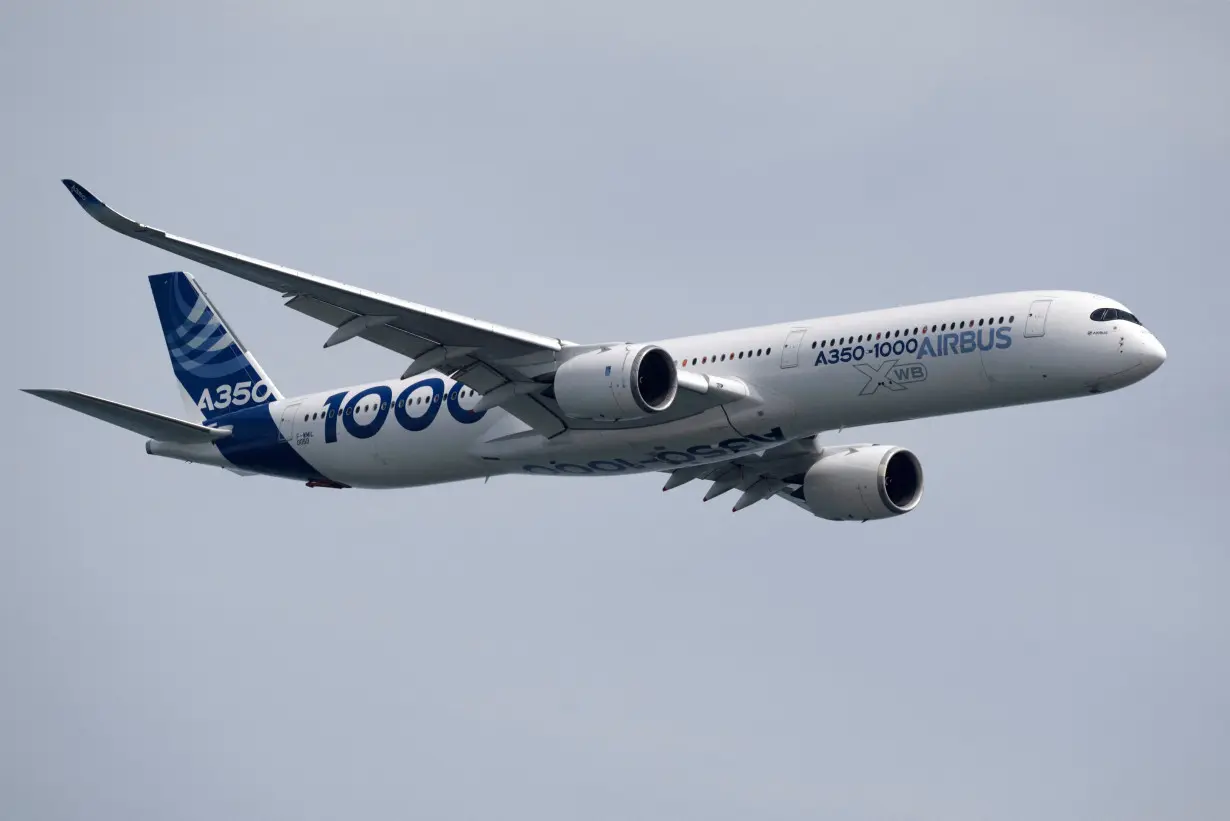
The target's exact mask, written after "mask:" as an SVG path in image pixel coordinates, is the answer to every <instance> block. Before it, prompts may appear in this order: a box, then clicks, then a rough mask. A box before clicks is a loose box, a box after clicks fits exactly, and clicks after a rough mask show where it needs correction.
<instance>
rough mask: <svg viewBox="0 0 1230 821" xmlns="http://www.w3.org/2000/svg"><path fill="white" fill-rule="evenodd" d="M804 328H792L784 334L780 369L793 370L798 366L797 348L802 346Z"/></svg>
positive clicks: (805, 330)
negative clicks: (784, 339) (784, 340)
mask: <svg viewBox="0 0 1230 821" xmlns="http://www.w3.org/2000/svg"><path fill="white" fill-rule="evenodd" d="M805 333H807V329H806V328H792V329H791V330H790V333H788V334H786V342H785V344H784V345H782V367H783V368H794V367H797V366H798V364H799V348H801V347H802V346H803V334H805Z"/></svg>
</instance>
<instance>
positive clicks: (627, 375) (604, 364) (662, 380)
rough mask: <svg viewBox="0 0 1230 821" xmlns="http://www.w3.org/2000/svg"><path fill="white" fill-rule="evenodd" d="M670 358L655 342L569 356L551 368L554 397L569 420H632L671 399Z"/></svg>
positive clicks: (674, 384) (674, 376) (674, 385)
mask: <svg viewBox="0 0 1230 821" xmlns="http://www.w3.org/2000/svg"><path fill="white" fill-rule="evenodd" d="M678 390H679V375H678V373H677V372H676V371H675V360H674V359H672V358H671V356H670V354H668V353H667V352H666V351H664V350H662V349H661V348H659V347H657V346H656V345H617V346H614V347H610V348H602V349H601V350H597V351H590V352H589V353H584V354H581V355H580V356H577V357H574V358H573V359H569V360H568V361H567V362H565V363H564V364H562V365H560V366H559V368H558V369H557V370H556V371H555V386H554V392H555V401H556V402H557V403H559V406H560V410H562V411H563V412H564V413H565V414H566V415H567V416H570V417H572V418H574V419H602V420H607V421H615V420H618V419H635V418H637V417H641V416H649V415H650V414H654V413H661V412H662V411H664V410H666V409H667V408H669V407H670V406H671V403H672V402H674V401H675V394H676V393H677V392H678Z"/></svg>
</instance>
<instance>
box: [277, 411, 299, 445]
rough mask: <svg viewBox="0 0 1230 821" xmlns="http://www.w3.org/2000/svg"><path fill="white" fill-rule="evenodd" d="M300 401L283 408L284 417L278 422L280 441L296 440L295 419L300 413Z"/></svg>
mask: <svg viewBox="0 0 1230 821" xmlns="http://www.w3.org/2000/svg"><path fill="white" fill-rule="evenodd" d="M299 404H300V403H299V402H291V403H290V404H289V405H287V406H286V407H285V408H284V409H283V410H282V419H281V422H280V423H279V424H278V441H279V442H287V441H289V442H294V441H295V419H296V417H297V416H298V415H299Z"/></svg>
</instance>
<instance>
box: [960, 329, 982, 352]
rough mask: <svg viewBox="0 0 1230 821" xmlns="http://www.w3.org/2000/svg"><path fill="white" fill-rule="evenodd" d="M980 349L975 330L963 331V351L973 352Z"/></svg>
mask: <svg viewBox="0 0 1230 821" xmlns="http://www.w3.org/2000/svg"><path fill="white" fill-rule="evenodd" d="M976 350H978V341H977V340H976V339H975V338H974V332H973V331H962V332H961V353H973V352H974V351H976Z"/></svg>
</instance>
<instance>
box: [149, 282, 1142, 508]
mask: <svg viewBox="0 0 1230 821" xmlns="http://www.w3.org/2000/svg"><path fill="white" fill-rule="evenodd" d="M1107 306H1110V307H1121V306H1120V305H1119V303H1117V302H1115V301H1114V300H1111V299H1107V298H1105V297H1102V296H1098V295H1094V294H1086V293H1078V292H1071V291H1037V292H1019V293H1006V294H996V295H990V296H981V297H973V298H968V299H957V300H949V301H945V302H933V303H927V304H923V305H914V306H907V307H899V308H889V309H885V310H880V311H870V312H867V313H859V314H848V315H844V316H833V317H823V318H819V319H810V320H803V321H800V322H789V323H783V324H780V325H768V326H762V327H756V328H746V329H742V330H736V331H726V332H722V333H713V334H705V335H701V336H691V337H682V338H678V339H666V340H662V341H658V342H655V343H654V344H656V345H658V346H660V347H661V348H663V349H664V350H666V351H667V352H669V353H670V355H671V356H672V357H673V358H674V360H675V362H676V365H677V366H678V367H679V370H680V372H681V373H683V372H700V373H704V374H708V375H711V376H719V377H733V378H735V379H738V380H740V381H741V382H742V383H744V384H746V385H747V386H748V387H749V388H750V390H751V392H752V395H751V396H750V397H748V398H746V399H739V400H737V401H734V402H730V403H727V404H725V405H722V406H720V407H713V408H709V409H708V410H704V411H701V412H699V413H697V414H694V415H690V416H686V417H684V418H678V419H674V420H673V421H668V422H661V421H660V420H659V419H656V418H655V417H654V416H652V415H650V416H647V417H645V418H644V419H642V420H639V424H638V423H630V424H628V425H627V426H625V427H621V428H619V429H615V430H612V429H609V427H608V428H607V429H589V430H587V429H572V428H570V429H568V430H566V431H564V432H563V433H561V434H559V435H557V436H554V437H552V438H550V439H548V438H546V437H544V436H541V435H539V434H536V433H534V432H533V431H532V430H531V429H530V428H529V426H527V425H526V424H524V423H522V422H521V421H520V420H518V419H517V418H516V417H514V416H512V415H511V414H509V413H506V412H504V411H502V410H500V409H499V408H493V409H491V410H488V411H487V412H486V413H485V414H482V415H481V418H477V419H476V420H475V419H474V418H473V415H472V414H471V413H470V410H471V409H472V408H474V406H475V405H476V404H477V403H478V401H479V398H480V397H479V396H477V395H473V394H472V392H471V391H469V390H468V389H466V388H465V387H464V386H462V385H459V384H457V383H455V382H453V381H452V380H448V379H446V378H445V377H443V376H442V375H441V374H438V373H428V374H424V375H421V376H418V377H415V378H413V379H410V380H393V381H389V382H384V383H371V384H366V385H357V386H354V387H351V388H347V389H343V390H334V391H326V392H322V393H317V394H311V395H308V396H303V397H298V398H294V399H283V400H279V401H277V402H275V403H273V405H272V406H271V407H270V409H269V410H270V413H271V414H272V418H273V419H274V420H277V426H278V430H279V433H280V437H281V438H282V439H284V440H285V441H284V443H282V447H287V446H289V447H291V448H293V449H294V452H295V453H296V454H297V455H298V456H299V457H301V458H302V459H303V460H304V461H306V462H307V463H308V464H310V465H311V466H312V467H313V468H315V469H316V470H317V471H319V472H320V474H322V475H323V476H326V477H328V478H329V479H331V480H333V481H335V482H338V483H340V484H344V485H348V486H351V487H371V488H381V487H383V488H391V487H410V486H416V485H428V484H436V483H440V482H450V481H456V480H461V479H470V478H477V477H484V476H492V475H497V474H508V473H524V474H529V475H552V476H603V475H617V474H623V473H633V472H642V471H662V470H669V469H672V468H675V467H680V466H688V465H699V464H704V463H707V462H717V461H722V460H726V459H730V458H731V455H732V454H733V453H753V452H756V451H762V450H765V449H767V448H770V447H772V446H774V445H776V444H780V443H781V442H783V441H786V440H789V439H793V438H796V437H799V436H804V435H809V434H815V433H819V432H822V431H828V430H836V429H841V428H849V427H855V426H859V425H868V424H876V423H883V422H894V421H900V420H905V419H916V418H919V417H927V416H938V415H943V414H951V413H964V412H967V411H975V410H982V409H986V408H994V407H1002V406H1006V405H1018V404H1025V403H1031V402H1043V401H1048V400H1053V399H1064V398H1069V397H1077V396H1082V395H1085V394H1089V393H1098V392H1102V391H1109V390H1114V389H1116V388H1120V387H1124V386H1126V385H1128V384H1131V383H1133V382H1136V381H1138V380H1140V379H1142V378H1144V377H1145V376H1146V375H1148V374H1149V373H1151V372H1152V371H1153V370H1155V369H1156V368H1157V367H1158V366H1159V365H1160V364H1161V361H1162V360H1163V359H1164V357H1165V352H1164V350H1163V349H1162V347H1161V345H1160V344H1159V343H1158V341H1157V340H1156V339H1155V338H1154V337H1153V335H1152V334H1151V333H1150V332H1149V331H1147V330H1146V329H1145V328H1143V327H1142V326H1140V325H1139V324H1135V323H1132V322H1128V321H1126V320H1115V321H1109V322H1098V321H1094V320H1093V319H1091V318H1090V317H1091V312H1092V311H1094V310H1095V309H1098V308H1102V307H1107ZM933 329H934V330H933ZM432 380H439V381H438V382H436V383H435V384H436V389H434V390H433V387H432V385H431V384H425V383H430V382H431V381H432ZM416 384H417V385H419V387H418V388H417V389H415V390H410V391H409V392H407V391H408V389H409V388H411V386H413V385H416ZM360 393H367V396H366V397H364V398H363V399H361V400H360V401H359V402H357V403H355V404H354V405H353V407H352V413H350V414H345V411H344V410H343V408H344V406H345V404H346V403H348V402H349V401H350V400H351V399H353V398H354V397H355V396H356V394H360ZM433 396H434V397H435V399H434V400H433ZM454 397H455V398H454ZM399 399H400V400H401V401H402V403H403V404H402V405H401V406H400V407H399V406H398V400H399ZM407 402H408V404H405V403H407ZM339 412H341V413H343V418H341V419H340V423H339V417H338V416H337V415H336V414H337V413H339ZM331 413H333V414H334V415H333V416H331V415H330V414H331ZM345 417H349V418H345ZM355 433H357V434H358V435H355ZM212 449H213V446H197V447H195V449H189V450H190V451H191V452H186V450H185V449H184V448H179V449H174V448H167V447H165V446H164V447H163V448H162V449H161V450H158V451H151V452H159V453H162V454H163V455H169V456H176V457H178V458H191V459H192V461H202V462H208V463H212V464H222V465H224V466H232V465H231V464H230V463H229V462H228V461H227V460H225V459H223V458H222V457H221V456H220V455H218V456H217V458H215V456H214V451H213V450H212ZM257 472H262V471H259V470H258V471H257Z"/></svg>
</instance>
